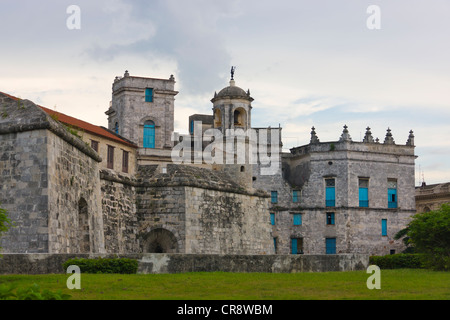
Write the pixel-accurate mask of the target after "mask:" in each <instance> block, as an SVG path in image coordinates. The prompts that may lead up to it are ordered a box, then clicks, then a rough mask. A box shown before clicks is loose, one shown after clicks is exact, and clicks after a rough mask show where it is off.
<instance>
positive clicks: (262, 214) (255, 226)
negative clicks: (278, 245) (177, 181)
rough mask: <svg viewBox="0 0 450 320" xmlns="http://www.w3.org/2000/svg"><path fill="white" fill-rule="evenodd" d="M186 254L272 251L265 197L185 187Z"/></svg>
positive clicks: (260, 252) (267, 252)
mask: <svg viewBox="0 0 450 320" xmlns="http://www.w3.org/2000/svg"><path fill="white" fill-rule="evenodd" d="M186 253H210V254H271V253H274V247H273V240H272V237H271V227H270V219H269V215H268V199H267V198H266V197H257V196H251V195H246V194H236V193H229V192H221V191H217V190H207V189H200V188H191V187H187V188H186Z"/></svg>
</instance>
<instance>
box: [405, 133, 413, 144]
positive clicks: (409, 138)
mask: <svg viewBox="0 0 450 320" xmlns="http://www.w3.org/2000/svg"><path fill="white" fill-rule="evenodd" d="M406 145H407V146H414V132H413V131H412V130H410V131H409V136H408V140H407V141H406Z"/></svg>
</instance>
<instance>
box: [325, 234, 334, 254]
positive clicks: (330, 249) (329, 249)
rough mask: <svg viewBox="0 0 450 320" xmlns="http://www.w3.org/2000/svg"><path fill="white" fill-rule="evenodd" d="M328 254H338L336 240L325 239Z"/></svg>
mask: <svg viewBox="0 0 450 320" xmlns="http://www.w3.org/2000/svg"><path fill="white" fill-rule="evenodd" d="M325 246H326V254H336V238H326V239H325Z"/></svg>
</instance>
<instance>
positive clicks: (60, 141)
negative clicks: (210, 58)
mask: <svg viewBox="0 0 450 320" xmlns="http://www.w3.org/2000/svg"><path fill="white" fill-rule="evenodd" d="M177 93H178V92H177V91H175V79H174V77H173V76H171V77H170V78H169V79H154V78H144V77H136V76H130V74H129V73H128V72H125V74H124V76H123V77H116V79H115V80H114V83H113V87H112V101H111V104H110V108H109V109H108V110H107V111H106V114H107V115H108V129H106V128H102V127H99V126H94V125H92V124H89V123H85V122H82V121H78V120H77V119H75V118H71V117H69V116H66V115H64V114H60V113H55V112H52V111H51V110H48V109H46V108H44V107H40V106H37V105H35V104H33V103H32V102H30V101H22V100H20V99H17V98H14V97H11V96H9V95H7V94H1V93H0V103H1V105H0V108H3V109H0V112H2V113H0V115H1V118H0V154H1V155H2V156H1V158H0V173H1V179H2V184H1V188H0V202H1V203H2V207H4V208H5V209H7V210H8V212H10V214H11V218H12V220H14V221H16V224H17V227H16V228H14V229H12V230H10V231H9V232H8V233H7V234H6V236H5V237H3V238H2V239H1V245H2V247H3V248H4V251H5V252H6V253H25V252H27V253H47V252H48V253H75V252H79V253H146V252H168V253H192V254H249V255H251V254H273V253H277V254H299V253H303V254H325V253H327V254H339V253H363V254H386V253H392V252H393V251H394V250H395V251H397V250H400V248H401V246H402V244H401V243H400V242H396V241H394V240H393V235H394V234H395V232H396V231H397V230H399V229H401V228H403V227H404V226H405V225H406V224H407V222H408V219H409V217H410V216H411V214H413V213H414V210H415V202H414V159H415V155H414V136H413V134H412V132H411V133H410V136H409V138H408V141H407V143H406V144H404V145H398V144H395V143H394V141H393V138H392V136H391V135H390V131H388V133H387V135H386V139H385V141H384V143H380V142H379V141H374V140H373V138H372V137H371V134H370V130H369V129H368V130H367V132H366V137H365V139H364V141H363V142H355V141H352V139H351V137H350V135H349V132H348V129H347V128H346V127H345V128H344V131H343V133H342V136H341V138H340V139H339V140H338V141H334V142H320V141H319V139H318V137H317V135H316V133H315V130H314V129H313V132H312V133H311V142H310V144H308V145H306V146H300V147H297V148H293V149H291V150H290V151H291V152H290V153H282V151H281V150H282V139H281V131H282V128H281V127H274V128H253V127H252V123H251V113H252V112H253V111H252V109H253V107H252V102H253V98H252V97H251V96H250V91H249V90H247V91H244V90H243V89H241V88H239V87H237V86H236V83H235V81H234V80H232V81H230V84H229V86H227V87H225V88H223V89H222V90H220V91H219V93H215V94H214V97H213V98H212V100H211V102H212V114H211V115H199V114H196V115H193V116H191V117H190V118H189V131H190V134H189V135H185V136H182V135H178V134H177V133H176V132H174V112H175V108H174V106H175V103H174V101H175V96H176V95H177ZM195 121H199V124H200V126H198V125H197V126H196V125H195ZM211 130H213V132H214V133H215V134H217V133H218V135H217V136H215V139H213V140H214V141H215V144H214V146H215V149H214V151H213V152H211V155H212V154H214V157H213V158H214V160H217V159H219V158H218V156H217V155H220V156H221V157H222V160H223V161H219V162H214V161H210V160H211V159H205V158H200V159H201V160H200V161H199V162H198V161H194V160H195V159H196V155H198V153H199V150H200V154H203V152H204V151H205V150H209V151H211V149H208V148H209V147H210V145H209V142H210V141H211V139H210V138H211V137H210V136H208V138H207V139H204V134H206V133H208V132H210V131H211ZM214 130H215V131H214ZM198 132H199V133H200V139H201V140H200V141H197V140H195V137H194V136H195V133H198ZM235 133H239V135H241V136H240V137H241V138H242V143H243V144H242V145H239V144H238V139H239V138H237V137H236V138H235V137H234V136H232V134H235ZM230 135H231V136H230ZM219 136H220V138H218V137H219ZM230 137H231V139H232V140H233V141H234V142H233V144H231V147H230V148H229V146H230V144H228V142H229V140H228V139H230ZM219 142H220V143H219ZM183 146H184V147H186V146H188V147H193V148H192V149H191V148H188V149H189V150H188V149H183ZM197 146H199V148H200V149H196V147H197ZM241 147H242V148H243V149H240V148H241ZM261 151H264V152H261ZM174 155H175V156H180V155H181V156H183V159H184V160H185V161H184V162H183V163H177V162H176V161H175V160H174ZM241 155H243V157H241ZM229 156H230V157H229ZM228 157H229V158H228ZM227 159H231V162H228V161H225V160H227ZM242 159H244V160H242ZM111 161H112V163H111ZM331 190H333V192H331ZM331 201H332V202H331Z"/></svg>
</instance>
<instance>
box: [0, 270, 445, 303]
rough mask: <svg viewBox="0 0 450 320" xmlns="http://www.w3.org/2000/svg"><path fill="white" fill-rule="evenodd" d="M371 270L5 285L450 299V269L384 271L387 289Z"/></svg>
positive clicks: (130, 295) (104, 294)
mask: <svg viewBox="0 0 450 320" xmlns="http://www.w3.org/2000/svg"><path fill="white" fill-rule="evenodd" d="M369 276H370V274H367V273H366V272H365V271H353V272H325V273H293V274H280V273H225V272H212V273H207V272H199V273H183V274H155V275H141V274H133V275H124V274H81V290H69V289H67V287H66V281H67V278H68V277H69V275H64V274H63V275H54V274H52V275H2V276H0V285H2V284H6V285H8V284H10V283H12V282H13V283H15V284H17V286H18V287H19V288H21V287H28V286H31V285H32V284H33V283H37V284H38V285H39V286H40V287H41V288H42V289H49V290H52V291H57V290H62V292H63V293H67V294H70V295H71V296H72V300H116V299H121V300H127V299H132V300H140V299H154V300H171V299H175V300H197V299H198V300H232V299H238V300H246V299H252V300H267V299H270V300H272V299H273V300H292V299H295V300H299V299H320V300H326V299H333V300H335V299H353V300H355V299H395V300H402V299H407V300H413V299H419V300H427V299H434V300H449V299H450V272H436V271H429V270H422V269H397V270H381V289H380V290H377V289H373V290H369V289H367V286H366V281H367V279H368V277H369Z"/></svg>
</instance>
